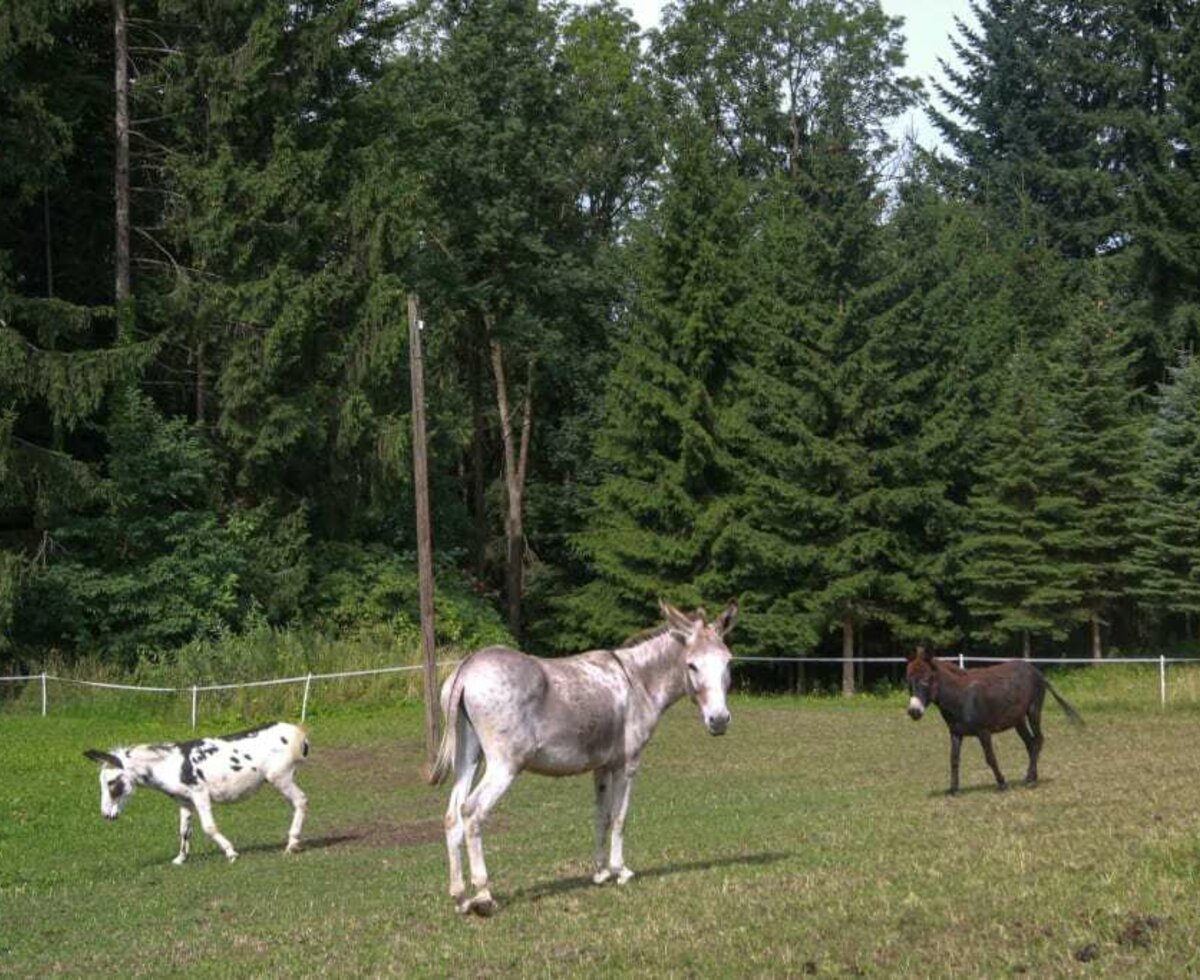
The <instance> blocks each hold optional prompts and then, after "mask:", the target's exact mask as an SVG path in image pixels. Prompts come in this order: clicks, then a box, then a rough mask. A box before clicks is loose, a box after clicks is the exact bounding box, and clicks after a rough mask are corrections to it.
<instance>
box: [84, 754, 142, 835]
mask: <svg viewBox="0 0 1200 980" xmlns="http://www.w3.org/2000/svg"><path fill="white" fill-rule="evenodd" d="M83 754H84V755H85V756H87V758H89V759H91V760H92V761H93V762H98V763H100V812H101V813H102V814H103V815H104V819H105V820H116V819H117V817H119V816H120V815H121V811H122V810H124V809H125V804H126V803H128V802H129V798H130V797H131V796H133V790H134V788H135V787H136V786H137V783H135V782H134V779H133V774H132V773H131V772H130V771H129V770H128V769H126V768H125V763H124V762H123V761H122V760H121V758H120V757H119V756H116V755H114V754H113V753H111V752H101V751H100V750H99V749H88V750H87V751H86V752H84V753H83Z"/></svg>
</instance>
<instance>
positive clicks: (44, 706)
mask: <svg viewBox="0 0 1200 980" xmlns="http://www.w3.org/2000/svg"><path fill="white" fill-rule="evenodd" d="M42 717H43V718H45V717H46V672H45V671H44V670H43V671H42Z"/></svg>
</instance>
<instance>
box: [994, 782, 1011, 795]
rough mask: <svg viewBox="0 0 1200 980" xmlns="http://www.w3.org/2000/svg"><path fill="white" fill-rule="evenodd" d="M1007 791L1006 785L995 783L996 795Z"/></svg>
mask: <svg viewBox="0 0 1200 980" xmlns="http://www.w3.org/2000/svg"><path fill="white" fill-rule="evenodd" d="M1007 789H1008V783H997V784H996V792H997V793H1003V792H1005V790H1007Z"/></svg>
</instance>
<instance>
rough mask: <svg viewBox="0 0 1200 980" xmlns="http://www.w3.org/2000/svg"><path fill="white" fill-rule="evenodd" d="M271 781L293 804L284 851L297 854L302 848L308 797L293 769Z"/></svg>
mask: <svg viewBox="0 0 1200 980" xmlns="http://www.w3.org/2000/svg"><path fill="white" fill-rule="evenodd" d="M270 782H271V785H272V786H274V787H275V788H276V789H277V790H279V792H280V793H282V794H283V795H284V797H286V798H287V800H288V802H289V803H291V804H292V823H291V826H290V827H288V839H287V846H286V847H285V848H284V851H285V852H286V853H288V854H295V853H296V852H297V851H298V850H300V831H301V830H303V829H304V815H305V814H306V813H307V812H308V797H307V796H306V795H305V793H304V790H302V789H301V788H300V787H299V786H297V785H296V775H295V772H294V771H293V770H291V769H287V770H285V771H284V772H282V773H280V774H279V775H278V776H275V777H274V778H273V779H271V781H270Z"/></svg>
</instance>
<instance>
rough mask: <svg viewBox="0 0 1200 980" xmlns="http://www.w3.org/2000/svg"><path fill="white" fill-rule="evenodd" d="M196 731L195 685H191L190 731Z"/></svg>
mask: <svg viewBox="0 0 1200 980" xmlns="http://www.w3.org/2000/svg"><path fill="white" fill-rule="evenodd" d="M195 730H196V685H195V684H193V685H192V731H195Z"/></svg>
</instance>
